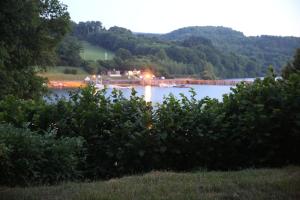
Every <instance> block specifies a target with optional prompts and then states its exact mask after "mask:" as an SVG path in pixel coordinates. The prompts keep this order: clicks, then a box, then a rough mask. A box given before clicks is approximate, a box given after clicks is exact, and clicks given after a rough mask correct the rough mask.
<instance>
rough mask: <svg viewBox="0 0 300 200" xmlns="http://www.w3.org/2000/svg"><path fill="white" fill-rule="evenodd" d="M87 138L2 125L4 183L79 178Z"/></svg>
mask: <svg viewBox="0 0 300 200" xmlns="http://www.w3.org/2000/svg"><path fill="white" fill-rule="evenodd" d="M83 158H84V154H83V140H82V139H81V138H80V137H76V138H67V137H64V138H59V139H56V135H55V131H51V132H47V133H45V134H43V135H41V134H38V133H36V132H31V131H30V130H28V129H25V128H15V127H13V126H12V125H7V124H1V125H0V171H1V176H0V184H5V185H28V184H33V183H57V182H59V181H63V180H72V179H76V178H79V177H80V176H81V172H80V171H78V165H79V164H81V163H82V161H83Z"/></svg>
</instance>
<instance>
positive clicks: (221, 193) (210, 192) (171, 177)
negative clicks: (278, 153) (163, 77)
mask: <svg viewBox="0 0 300 200" xmlns="http://www.w3.org/2000/svg"><path fill="white" fill-rule="evenodd" d="M0 199H6V200H17V199H22V200H35V199H36V200H37V199H47V200H52V199H53V200H54V199H55V200H63V199H64V200H65V199H72V200H117V199H121V200H134V199H137V200H143V199H144V200H145V199H152V200H156V199H164V200H185V199H189V200H194V199H195V200H196V199H222V200H229V199H232V200H234V199H241V200H246V199H247V200H250V199H255V200H256V199H258V200H262V199H273V200H281V199H282V200H294V199H295V200H296V199H300V167H285V168H283V169H258V170H253V169H251V170H242V171H235V172H232V171H231V172H201V171H200V172H191V173H173V172H151V173H148V174H145V175H140V176H130V177H124V178H120V179H111V180H108V181H99V182H91V183H65V184H61V185H58V186H40V187H31V188H3V187H2V188H0Z"/></svg>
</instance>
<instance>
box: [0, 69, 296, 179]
mask: <svg viewBox="0 0 300 200" xmlns="http://www.w3.org/2000/svg"><path fill="white" fill-rule="evenodd" d="M105 93H106V91H105V90H102V91H96V89H95V88H93V87H88V88H85V89H82V90H81V91H78V92H75V93H73V94H71V98H70V99H68V100H66V99H61V100H58V101H56V102H54V103H47V102H46V101H43V100H41V101H25V100H20V99H16V98H13V97H7V98H6V99H4V100H2V101H0V122H2V123H10V124H12V125H11V126H7V125H3V126H2V129H0V138H1V139H0V149H1V151H0V152H1V155H2V157H1V160H0V166H1V171H3V170H5V171H7V172H9V173H7V174H6V175H4V176H3V177H1V183H2V184H17V183H18V184H20V183H27V182H29V183H38V182H53V181H59V180H65V179H72V178H73V179H74V178H78V177H80V176H81V177H83V178H88V179H99V178H110V177H115V176H121V175H125V174H132V173H140V172H145V171H149V170H152V169H164V170H190V169H195V168H199V167H201V168H207V169H224V170H227V169H239V168H245V167H262V166H282V165H286V164H300V159H299V155H298V153H299V152H300V104H299V102H300V75H297V74H295V75H293V76H290V77H289V79H286V80H275V78H274V77H267V78H265V79H264V80H256V81H255V82H254V83H253V84H246V83H241V84H239V85H237V86H236V87H235V88H234V89H232V93H231V94H228V95H225V96H224V99H223V101H222V102H219V101H218V100H216V99H210V98H205V99H202V100H196V99H195V93H194V91H191V97H190V98H187V97H185V96H183V95H182V97H181V98H180V99H177V98H175V97H174V96H172V95H170V96H168V97H166V98H165V100H164V101H163V102H162V103H161V104H159V105H157V106H155V107H153V105H152V104H151V103H147V102H145V101H144V99H143V98H141V97H138V96H137V95H136V92H135V91H134V90H133V91H132V95H131V97H130V98H129V99H126V98H125V97H124V96H123V95H122V93H121V92H120V91H117V90H115V91H114V92H113V93H112V95H111V96H109V97H107V95H105ZM12 126H14V127H24V126H27V127H28V128H29V129H30V131H29V130H28V129H22V128H21V129H20V128H17V129H16V128H13V127H12ZM5 129H8V130H11V131H7V132H5V131H2V132H1V130H5ZM53 130H54V131H55V133H56V134H52V135H49V132H51V131H53ZM45 131H46V132H47V133H48V134H45ZM10 132H11V133H12V134H10ZM9 138H10V139H9ZM18 138H23V139H22V142H21V145H19V142H18ZM81 138H82V139H81ZM32 140H33V142H31V141H32ZM25 144H26V145H25ZM27 144H29V146H27ZM16 147H17V148H16ZM46 147H47V148H46ZM18 148H21V149H22V151H19V150H13V151H12V152H14V153H7V152H11V150H12V149H18ZM7 149H10V150H7ZM45 149H48V151H46V150H45ZM84 149H85V150H84ZM37 152H39V153H37ZM58 152H59V153H58ZM30 155H36V156H35V157H31V156H30ZM63 158H64V159H63ZM19 160H20V161H19ZM43 166H47V167H48V170H46V171H43V170H41V169H43ZM19 169H22V170H21V171H18V170H19ZM31 174H37V175H35V176H33V177H32V176H31ZM23 176H25V177H32V179H31V178H29V179H26V181H24V180H23Z"/></svg>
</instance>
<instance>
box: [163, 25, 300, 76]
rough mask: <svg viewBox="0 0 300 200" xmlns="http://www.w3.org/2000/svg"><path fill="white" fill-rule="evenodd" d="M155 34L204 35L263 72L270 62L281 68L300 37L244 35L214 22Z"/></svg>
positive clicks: (176, 37)
mask: <svg viewBox="0 0 300 200" xmlns="http://www.w3.org/2000/svg"><path fill="white" fill-rule="evenodd" d="M157 37H159V38H160V39H162V40H164V41H184V40H186V39H188V38H190V37H204V38H207V39H209V40H211V41H212V43H213V45H214V46H216V47H217V48H218V49H220V50H221V51H223V52H227V53H234V54H237V55H241V56H244V57H247V58H249V59H250V60H252V61H253V62H255V63H257V64H258V65H259V66H261V67H262V68H261V69H262V71H261V72H262V73H263V74H265V72H266V69H267V66H269V65H272V66H273V67H274V68H275V69H276V70H277V71H280V69H281V68H282V66H283V65H285V64H286V62H287V61H288V60H290V59H291V56H292V55H293V54H294V52H295V49H296V48H299V47H300V38H297V37H279V36H267V35H262V36H257V37H246V36H245V35H244V34H243V33H242V32H238V31H235V30H233V29H231V28H225V27H213V26H203V27H200V26H194V27H187V28H181V29H178V30H175V31H172V32H170V33H168V34H164V35H158V36H157Z"/></svg>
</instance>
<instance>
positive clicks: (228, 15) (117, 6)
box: [61, 0, 300, 37]
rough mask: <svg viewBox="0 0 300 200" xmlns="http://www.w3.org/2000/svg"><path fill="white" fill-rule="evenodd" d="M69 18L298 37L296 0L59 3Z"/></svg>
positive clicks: (146, 28) (299, 2)
mask: <svg viewBox="0 0 300 200" xmlns="http://www.w3.org/2000/svg"><path fill="white" fill-rule="evenodd" d="M61 2H62V3H64V4H66V5H68V11H69V13H70V15H71V19H72V20H73V21H75V22H79V21H101V22H102V24H103V25H104V26H105V27H106V28H109V27H112V26H120V27H124V28H127V29H130V30H131V31H133V32H144V33H168V32H171V31H173V30H176V29H178V28H182V27H187V26H224V27H230V28H233V29H234V30H237V31H241V32H243V33H244V34H245V35H246V36H257V35H276V36H298V37H300V0H84V1H82V0H61Z"/></svg>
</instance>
